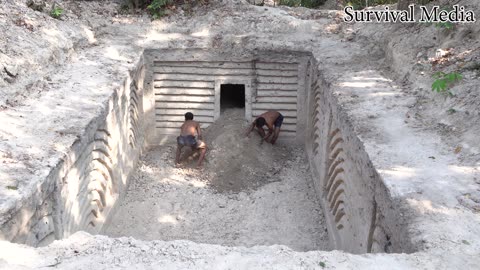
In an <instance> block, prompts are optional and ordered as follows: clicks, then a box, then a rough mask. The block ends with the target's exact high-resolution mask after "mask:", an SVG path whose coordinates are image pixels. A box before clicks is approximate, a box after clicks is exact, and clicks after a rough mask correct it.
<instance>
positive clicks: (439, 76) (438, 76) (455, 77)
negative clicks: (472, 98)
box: [432, 72, 463, 95]
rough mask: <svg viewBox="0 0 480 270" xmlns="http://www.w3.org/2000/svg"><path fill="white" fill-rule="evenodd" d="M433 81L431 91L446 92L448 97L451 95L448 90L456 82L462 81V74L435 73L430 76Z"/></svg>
mask: <svg viewBox="0 0 480 270" xmlns="http://www.w3.org/2000/svg"><path fill="white" fill-rule="evenodd" d="M432 77H433V78H434V79H435V81H434V82H433V83H432V91H436V92H437V93H443V92H447V93H448V94H449V95H453V94H452V93H451V92H450V91H448V89H449V88H450V87H451V86H452V85H453V84H454V83H456V82H458V81H460V80H462V78H463V76H462V74H460V73H458V72H450V73H444V72H436V73H435V74H433V76H432Z"/></svg>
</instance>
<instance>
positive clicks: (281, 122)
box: [273, 114, 283, 128]
mask: <svg viewBox="0 0 480 270" xmlns="http://www.w3.org/2000/svg"><path fill="white" fill-rule="evenodd" d="M282 124H283V115H282V114H280V115H279V116H278V117H277V120H275V123H273V125H274V126H275V127H278V128H279V127H281V126H282Z"/></svg>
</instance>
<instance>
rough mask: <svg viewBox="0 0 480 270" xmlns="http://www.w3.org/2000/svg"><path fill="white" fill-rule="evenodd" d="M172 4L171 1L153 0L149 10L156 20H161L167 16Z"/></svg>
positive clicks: (148, 7)
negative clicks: (167, 9)
mask: <svg viewBox="0 0 480 270" xmlns="http://www.w3.org/2000/svg"><path fill="white" fill-rule="evenodd" d="M169 4H171V0H153V1H152V2H151V3H150V5H148V6H147V9H148V10H149V11H150V13H151V14H152V17H153V19H154V20H156V19H159V18H160V17H163V16H165V15H166V14H167V12H166V7H167V6H168V5H169Z"/></svg>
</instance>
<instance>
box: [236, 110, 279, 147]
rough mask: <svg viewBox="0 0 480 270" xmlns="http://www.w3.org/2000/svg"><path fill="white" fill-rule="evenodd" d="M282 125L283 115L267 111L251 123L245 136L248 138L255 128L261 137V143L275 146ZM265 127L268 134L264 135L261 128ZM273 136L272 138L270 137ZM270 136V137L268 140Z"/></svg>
mask: <svg viewBox="0 0 480 270" xmlns="http://www.w3.org/2000/svg"><path fill="white" fill-rule="evenodd" d="M282 123H283V115H282V114H281V113H279V112H277V111H268V112H265V113H262V114H261V115H260V116H259V117H257V119H255V121H253V123H252V124H251V125H250V128H249V129H248V130H247V133H246V134H245V136H247V137H248V135H249V134H250V132H252V130H253V129H254V128H255V127H257V131H258V134H260V136H261V137H262V141H263V140H265V141H266V142H268V143H271V144H275V142H276V141H277V139H278V135H279V134H280V127H281V126H282ZM264 125H267V128H268V134H267V135H265V130H263V126H264ZM272 134H273V136H272ZM270 136H272V137H271V138H270Z"/></svg>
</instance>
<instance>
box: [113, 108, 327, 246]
mask: <svg viewBox="0 0 480 270" xmlns="http://www.w3.org/2000/svg"><path fill="white" fill-rule="evenodd" d="M241 113H243V111H242V110H236V111H230V112H226V113H225V114H224V118H222V119H221V120H219V121H218V122H216V123H215V124H214V125H212V126H211V127H209V128H208V129H207V130H206V138H207V142H212V143H211V146H210V150H209V152H208V153H207V163H206V164H205V168H204V169H203V170H201V171H199V170H196V169H192V168H189V167H190V166H193V165H194V164H195V160H194V159H195V158H192V156H193V157H194V156H195V155H190V156H187V155H188V154H189V153H185V154H186V155H184V160H183V164H184V165H185V166H186V167H187V168H175V167H174V163H173V160H174V155H175V146H173V145H172V146H165V147H157V148H154V149H152V150H151V151H150V152H148V153H147V154H146V155H145V156H144V157H143V159H142V161H141V164H140V166H139V167H138V169H137V171H136V172H135V173H134V175H133V179H132V182H131V186H130V189H129V191H128V192H127V196H126V198H125V200H124V201H123V202H122V205H121V206H120V207H119V210H118V212H117V213H116V214H115V216H114V217H113V218H112V221H111V223H110V225H109V226H108V227H107V228H106V229H105V234H106V235H109V236H112V237H119V236H133V237H135V238H137V239H143V240H178V239H188V240H191V241H195V242H198V243H209V244H219V245H226V246H248V247H250V246H255V245H275V244H282V245H286V246H289V247H291V248H293V249H295V250H298V251H307V250H325V249H328V234H327V231H326V227H325V223H324V216H323V213H322V210H321V207H320V203H319V202H318V200H317V198H316V195H315V191H314V190H313V187H312V186H311V183H312V181H311V178H310V173H309V171H308V167H307V162H306V160H305V158H304V152H303V150H302V149H301V148H296V147H289V146H285V145H275V146H272V145H267V144H263V145H260V144H259V142H260V138H259V136H258V135H257V134H251V136H250V138H249V139H248V138H242V137H243V135H242V133H241V131H244V130H245V126H244V124H245V123H244V121H243V120H242V117H241ZM228 122H230V123H229V124H228ZM222 127H223V128H222ZM210 139H212V140H210ZM192 159H193V160H192ZM221 168H224V169H223V170H222V169H221Z"/></svg>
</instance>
